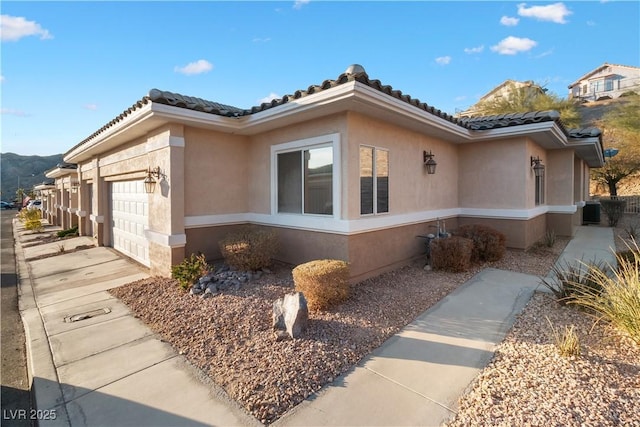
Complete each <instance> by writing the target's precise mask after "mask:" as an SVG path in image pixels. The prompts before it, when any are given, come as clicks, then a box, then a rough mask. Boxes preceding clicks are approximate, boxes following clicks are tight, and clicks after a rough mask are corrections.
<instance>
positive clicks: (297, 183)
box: [271, 134, 340, 217]
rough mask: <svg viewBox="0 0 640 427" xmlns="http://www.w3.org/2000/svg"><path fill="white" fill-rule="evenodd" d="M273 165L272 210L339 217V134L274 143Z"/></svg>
mask: <svg viewBox="0 0 640 427" xmlns="http://www.w3.org/2000/svg"><path fill="white" fill-rule="evenodd" d="M271 165H272V168H271V188H272V200H271V211H272V213H274V214H276V213H278V214H300V215H326V216H333V217H339V215H340V136H339V134H331V135H326V136H320V137H314V138H307V139H303V140H299V141H292V142H287V143H283V144H278V145H274V146H272V147H271Z"/></svg>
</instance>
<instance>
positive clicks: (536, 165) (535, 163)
mask: <svg viewBox="0 0 640 427" xmlns="http://www.w3.org/2000/svg"><path fill="white" fill-rule="evenodd" d="M531 166H532V167H533V173H535V174H536V177H541V176H543V175H544V165H543V164H542V160H540V157H539V156H536V157H533V156H531Z"/></svg>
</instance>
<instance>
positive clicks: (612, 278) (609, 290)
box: [573, 244, 640, 344]
mask: <svg viewBox="0 0 640 427" xmlns="http://www.w3.org/2000/svg"><path fill="white" fill-rule="evenodd" d="M631 252H632V254H633V258H632V259H626V258H618V263H619V266H618V270H617V271H615V272H613V274H611V275H608V274H606V272H604V271H601V270H599V269H590V274H591V277H592V280H593V281H595V282H597V283H598V285H599V287H600V288H601V289H602V292H595V291H594V290H593V289H591V288H589V287H579V288H578V289H577V292H576V297H575V299H574V301H573V303H575V304H577V305H579V306H582V307H586V308H590V309H592V310H594V311H595V312H596V313H598V316H599V319H605V320H608V321H609V322H611V323H612V324H613V325H614V326H615V327H616V328H618V329H619V330H621V331H623V332H625V333H627V334H628V335H629V337H631V339H632V340H634V341H635V342H636V343H637V344H640V249H639V248H638V245H637V244H634V248H633V250H632V251H631Z"/></svg>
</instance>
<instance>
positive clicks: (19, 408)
mask: <svg viewBox="0 0 640 427" xmlns="http://www.w3.org/2000/svg"><path fill="white" fill-rule="evenodd" d="M17 212H18V211H17V209H16V210H4V209H3V210H2V211H1V219H2V224H1V229H0V233H1V234H0V235H1V236H2V239H1V240H2V246H1V250H2V252H1V261H2V266H1V268H2V276H1V278H0V283H1V295H2V309H1V311H0V313H1V315H2V319H1V320H2V335H1V338H0V340H1V344H0V345H1V350H2V371H1V379H2V390H1V398H0V399H1V401H2V414H0V417H1V418H0V424H2V425H3V426H29V425H31V421H29V418H30V415H31V398H30V397H31V393H30V388H31V385H30V384H29V379H28V375H27V361H26V357H25V335H24V328H23V326H22V319H21V317H20V312H19V311H18V287H17V285H18V278H17V275H16V261H15V252H14V241H13V227H12V226H11V221H12V219H13V218H15V215H16V213H17Z"/></svg>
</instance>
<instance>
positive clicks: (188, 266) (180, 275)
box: [171, 254, 211, 290]
mask: <svg viewBox="0 0 640 427" xmlns="http://www.w3.org/2000/svg"><path fill="white" fill-rule="evenodd" d="M210 271H211V267H210V266H209V264H208V263H207V260H206V258H205V256H204V254H199V255H196V254H191V256H190V257H189V258H185V259H184V260H183V261H182V262H181V263H180V264H176V265H174V266H172V267H171V277H173V278H174V279H176V280H177V281H178V283H180V287H181V288H182V289H185V290H187V289H189V288H190V287H191V286H192V285H194V284H195V283H196V282H197V281H198V279H199V278H201V277H202V276H204V275H206V274H207V273H209V272H210Z"/></svg>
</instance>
